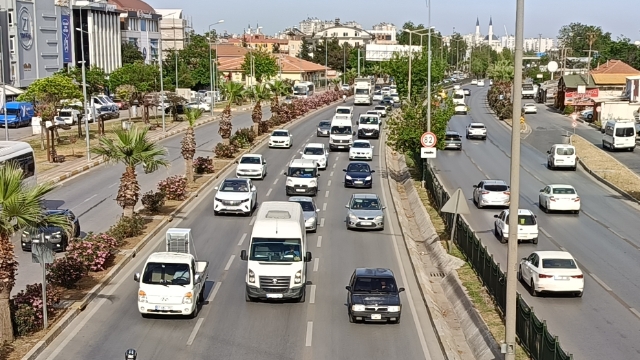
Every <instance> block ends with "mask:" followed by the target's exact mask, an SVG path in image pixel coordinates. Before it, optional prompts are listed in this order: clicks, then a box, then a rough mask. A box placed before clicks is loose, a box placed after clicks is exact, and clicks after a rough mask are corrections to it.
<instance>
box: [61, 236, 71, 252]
mask: <svg viewBox="0 0 640 360" xmlns="http://www.w3.org/2000/svg"><path fill="white" fill-rule="evenodd" d="M67 246H69V239H68V238H67V237H66V236H65V237H63V238H62V246H61V247H60V251H61V252H65V251H67Z"/></svg>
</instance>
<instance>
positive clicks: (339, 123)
mask: <svg viewBox="0 0 640 360" xmlns="http://www.w3.org/2000/svg"><path fill="white" fill-rule="evenodd" d="M345 116H346V115H342V114H340V115H338V114H336V115H335V116H334V117H333V120H331V129H330V131H329V151H334V150H339V149H343V150H349V149H350V148H351V144H353V136H354V135H355V131H353V125H352V123H351V120H350V119H349V118H346V117H345Z"/></svg>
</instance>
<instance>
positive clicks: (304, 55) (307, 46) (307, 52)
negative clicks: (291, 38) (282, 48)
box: [298, 37, 313, 61]
mask: <svg viewBox="0 0 640 360" xmlns="http://www.w3.org/2000/svg"><path fill="white" fill-rule="evenodd" d="M298 57H299V58H300V59H302V60H307V61H311V60H313V59H312V58H311V43H310V42H309V40H307V38H304V37H303V38H302V45H301V47H300V52H299V53H298Z"/></svg>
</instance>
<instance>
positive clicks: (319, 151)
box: [304, 147, 324, 155]
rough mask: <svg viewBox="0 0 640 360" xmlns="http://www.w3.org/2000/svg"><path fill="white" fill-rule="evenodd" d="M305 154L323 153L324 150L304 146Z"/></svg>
mask: <svg viewBox="0 0 640 360" xmlns="http://www.w3.org/2000/svg"><path fill="white" fill-rule="evenodd" d="M304 154H305V155H324V150H323V149H322V148H319V147H308V148H304Z"/></svg>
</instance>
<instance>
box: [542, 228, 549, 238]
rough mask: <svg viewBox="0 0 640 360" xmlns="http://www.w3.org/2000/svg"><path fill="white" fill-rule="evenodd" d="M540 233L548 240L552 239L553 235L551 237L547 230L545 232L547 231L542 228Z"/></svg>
mask: <svg viewBox="0 0 640 360" xmlns="http://www.w3.org/2000/svg"><path fill="white" fill-rule="evenodd" d="M540 232H542V233H543V234H544V236H546V237H548V238H550V237H551V235H549V233H548V232H547V230H545V229H543V228H540Z"/></svg>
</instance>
